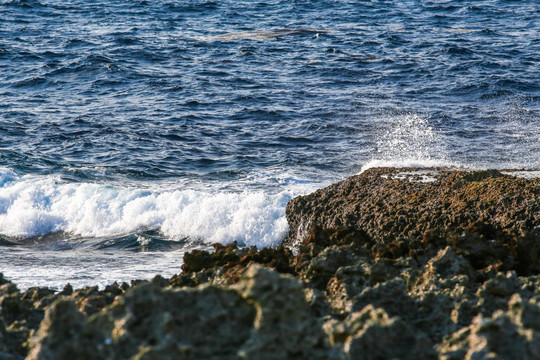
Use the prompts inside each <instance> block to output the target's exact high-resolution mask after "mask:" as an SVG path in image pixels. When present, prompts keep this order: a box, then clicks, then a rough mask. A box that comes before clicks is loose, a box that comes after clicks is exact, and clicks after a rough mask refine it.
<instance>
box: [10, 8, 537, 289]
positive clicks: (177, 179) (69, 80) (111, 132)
mask: <svg viewBox="0 0 540 360" xmlns="http://www.w3.org/2000/svg"><path fill="white" fill-rule="evenodd" d="M373 166H452V167H463V168H501V169H502V168H513V169H526V170H530V169H538V168H540V2H539V1H537V0H524V1H503V0H474V1H473V0H470V1H467V0H463V1H412V0H409V1H407V0H405V1H390V0H389V1H382V0H381V1H375V0H374V1H345V0H342V1H339V0H336V1H322V0H320V1H307V0H305V1H300V0H298V1H294V0H279V1H277V0H276V1H272V0H268V1H239V0H234V1H233V0H223V1H207V0H185V1H171V0H169V1H165V0H163V1H160V0H156V1H120V0H108V1H82V0H62V1H53V0H39V1H37V0H0V252H1V256H0V272H3V273H4V275H5V276H6V277H7V278H9V279H11V280H14V281H16V282H17V283H18V284H19V287H21V288H27V287H30V286H37V285H39V286H44V285H46V286H51V287H53V288H61V287H62V286H63V285H64V284H66V283H68V282H69V283H71V284H73V285H74V286H75V287H80V286H84V285H89V284H96V285H100V286H103V285H105V284H108V283H111V282H113V281H128V280H130V279H135V278H139V279H144V278H151V277H153V276H154V275H155V274H158V273H160V274H163V275H165V276H170V275H172V274H174V273H178V272H179V271H180V266H181V264H182V255H183V253H184V252H185V251H187V250H191V249H194V248H200V249H205V248H208V247H209V246H210V244H212V243H214V242H220V243H229V242H232V241H237V242H238V243H239V244H240V245H242V246H257V247H263V246H275V245H277V244H279V243H280V241H281V240H282V239H283V237H284V236H285V235H286V234H287V231H288V228H287V222H286V220H285V205H286V203H287V201H288V200H289V199H290V198H291V197H293V196H297V195H301V194H306V193H309V192H311V191H313V190H315V189H318V188H321V187H324V186H326V185H328V184H330V183H332V182H335V181H338V180H341V179H343V178H346V177H348V176H350V175H353V174H356V173H359V172H361V171H362V170H364V169H366V168H369V167H373Z"/></svg>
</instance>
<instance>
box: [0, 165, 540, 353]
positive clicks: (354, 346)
mask: <svg viewBox="0 0 540 360" xmlns="http://www.w3.org/2000/svg"><path fill="white" fill-rule="evenodd" d="M287 219H288V220H289V224H290V229H291V231H290V234H289V236H288V237H287V238H286V239H285V240H284V244H283V246H280V247H278V248H276V249H262V250H257V249H255V248H239V247H238V246H237V244H235V243H233V244H229V245H227V246H222V245H215V251H214V252H212V253H209V252H205V251H193V252H191V253H188V254H186V255H185V257H184V264H183V265H182V270H183V271H182V273H180V274H179V275H176V276H174V277H173V278H171V279H164V278H161V277H159V276H158V277H156V278H155V279H153V280H152V281H134V282H132V283H131V284H129V285H128V284H125V283H124V284H121V285H118V284H114V285H112V286H109V287H107V288H106V289H104V290H98V289H97V288H86V289H81V290H77V291H73V289H71V287H69V286H66V288H65V289H64V290H63V291H62V292H59V293H56V292H54V291H51V290H49V289H46V288H33V289H29V290H27V291H25V292H23V293H21V292H20V291H19V290H18V289H17V288H16V286H15V285H14V284H12V283H10V282H8V281H6V280H4V279H1V278H0V306H1V317H0V359H23V358H25V357H26V358H27V359H437V358H439V359H540V290H539V289H540V276H539V273H540V267H539V266H540V265H539V259H538V256H539V249H540V228H539V225H540V181H539V180H538V179H525V178H517V177H513V176H511V175H505V174H503V173H502V172H498V171H477V172H464V171H452V170H448V169H422V170H419V169H371V170H368V171H366V172H365V173H363V174H361V175H358V176H355V177H352V178H350V179H347V180H344V181H342V182H340V183H337V184H334V185H332V186H330V187H328V188H326V189H322V190H319V191H317V192H315V193H313V194H310V195H307V196H303V197H299V198H296V199H293V200H291V201H290V203H289V204H288V206H287Z"/></svg>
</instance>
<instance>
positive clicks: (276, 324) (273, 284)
mask: <svg viewBox="0 0 540 360" xmlns="http://www.w3.org/2000/svg"><path fill="white" fill-rule="evenodd" d="M236 288H237V289H238V290H239V291H240V293H241V294H242V296H243V297H244V298H245V299H246V300H247V301H248V302H249V303H250V304H253V306H254V307H255V309H256V312H257V314H256V321H255V324H254V325H255V327H254V332H253V334H252V336H251V337H250V339H249V340H248V341H247V342H246V343H245V344H244V345H243V346H242V349H241V350H240V353H239V354H240V356H241V357H242V358H245V359H261V360H263V359H276V360H277V359H328V356H329V350H330V346H329V344H328V341H327V338H326V336H325V333H324V331H323V329H322V323H321V322H320V321H319V320H318V319H317V318H316V316H315V315H314V314H313V312H312V310H311V309H310V307H309V306H308V304H307V302H306V298H305V294H304V291H303V288H302V284H301V283H300V282H299V281H298V280H296V279H294V278H292V277H289V276H285V275H280V274H279V273H277V272H275V271H271V270H268V269H265V268H263V267H260V266H258V265H253V266H251V267H250V268H249V269H248V270H247V271H246V273H245V275H244V278H243V280H242V281H241V282H240V283H239V284H238V285H237V287H236Z"/></svg>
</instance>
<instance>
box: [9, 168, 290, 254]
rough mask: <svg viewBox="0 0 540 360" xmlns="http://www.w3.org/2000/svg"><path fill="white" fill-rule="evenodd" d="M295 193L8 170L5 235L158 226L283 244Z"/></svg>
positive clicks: (173, 236)
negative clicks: (66, 178)
mask: <svg viewBox="0 0 540 360" xmlns="http://www.w3.org/2000/svg"><path fill="white" fill-rule="evenodd" d="M290 198H291V194H290V193H288V192H285V191H284V192H280V193H276V194H268V193H265V192H264V191H244V192H212V191H206V190H205V191H199V190H194V189H172V190H165V191H160V189H158V188H157V187H154V188H152V189H143V188H135V187H121V186H113V185H109V184H95V183H66V182H63V181H61V180H60V179H59V178H58V177H54V176H19V175H17V174H16V173H14V172H13V171H11V170H9V169H1V170H0V234H1V235H4V236H6V237H9V238H31V237H36V236H41V235H45V234H50V233H55V232H65V233H70V234H73V235H76V236H83V237H96V238H99V237H111V236H118V235H121V234H129V233H133V232H136V231H139V230H141V229H153V230H157V231H159V232H161V233H162V234H163V235H164V237H166V238H168V239H170V240H183V239H185V238H191V239H194V240H203V241H204V242H207V243H213V242H220V243H228V242H232V241H238V242H239V243H241V244H243V245H246V246H257V247H264V246H276V245H277V244H279V243H280V242H281V240H282V239H283V238H284V236H285V235H286V233H287V231H288V225H287V221H286V219H285V206H286V204H287V201H288V200H289V199H290Z"/></svg>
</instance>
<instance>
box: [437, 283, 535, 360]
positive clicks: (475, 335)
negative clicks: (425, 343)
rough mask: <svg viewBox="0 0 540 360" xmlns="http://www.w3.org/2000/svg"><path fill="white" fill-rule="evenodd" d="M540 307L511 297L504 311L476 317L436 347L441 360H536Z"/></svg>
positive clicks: (533, 301) (517, 296) (533, 302)
mask: <svg viewBox="0 0 540 360" xmlns="http://www.w3.org/2000/svg"><path fill="white" fill-rule="evenodd" d="M539 330H540V304H539V302H538V301H536V300H532V301H524V300H523V299H521V297H520V296H519V295H517V294H516V295H514V296H513V297H512V298H511V299H510V301H509V303H508V310H507V311H503V310H497V311H496V312H495V313H494V314H493V315H492V316H490V317H485V316H483V315H478V316H477V317H475V318H474V320H473V322H472V324H471V325H470V326H469V327H467V328H464V329H462V330H461V331H459V332H457V333H456V334H453V335H452V336H451V337H450V338H449V339H447V340H446V341H444V342H443V344H442V345H441V346H440V347H439V349H438V350H439V352H440V353H441V357H442V359H448V360H450V359H467V360H468V359H471V360H472V359H530V360H532V359H539V358H540V332H539Z"/></svg>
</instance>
